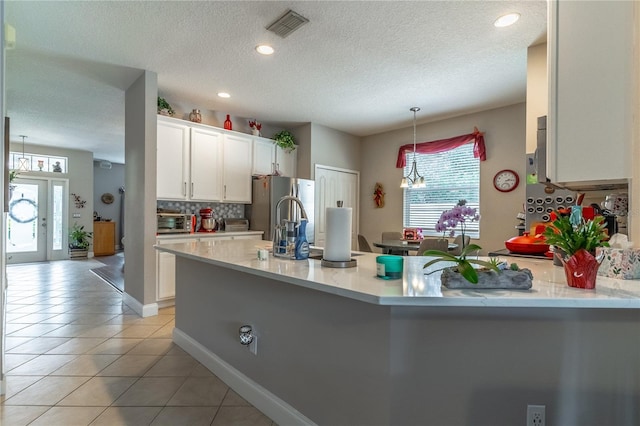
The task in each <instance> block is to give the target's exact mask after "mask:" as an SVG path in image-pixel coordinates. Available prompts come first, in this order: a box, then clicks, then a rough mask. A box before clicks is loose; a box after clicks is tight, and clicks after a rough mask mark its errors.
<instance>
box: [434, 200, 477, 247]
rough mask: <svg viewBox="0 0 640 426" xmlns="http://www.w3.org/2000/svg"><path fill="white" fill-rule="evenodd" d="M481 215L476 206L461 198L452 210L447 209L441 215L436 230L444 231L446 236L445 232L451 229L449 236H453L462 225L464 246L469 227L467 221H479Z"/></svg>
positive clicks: (461, 231)
mask: <svg viewBox="0 0 640 426" xmlns="http://www.w3.org/2000/svg"><path fill="white" fill-rule="evenodd" d="M479 220H480V215H479V214H478V211H477V209H476V208H474V207H469V206H467V200H459V201H458V204H456V205H455V206H454V207H453V208H452V209H451V210H445V211H443V212H442V214H441V215H440V219H438V222H437V223H436V231H437V232H442V237H443V238H444V236H445V232H446V231H447V230H448V229H449V230H450V231H449V236H450V237H453V236H454V235H455V234H456V233H455V230H456V228H457V227H458V225H460V233H461V234H462V246H463V248H464V232H465V230H466V229H467V222H477V221H479Z"/></svg>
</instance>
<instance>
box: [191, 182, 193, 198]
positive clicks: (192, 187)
mask: <svg viewBox="0 0 640 426" xmlns="http://www.w3.org/2000/svg"><path fill="white" fill-rule="evenodd" d="M191 196H192V197H193V182H191Z"/></svg>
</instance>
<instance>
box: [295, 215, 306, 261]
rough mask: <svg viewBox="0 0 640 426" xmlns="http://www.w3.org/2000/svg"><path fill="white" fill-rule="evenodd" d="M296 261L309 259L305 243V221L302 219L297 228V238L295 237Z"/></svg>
mask: <svg viewBox="0 0 640 426" xmlns="http://www.w3.org/2000/svg"><path fill="white" fill-rule="evenodd" d="M294 253H295V258H296V260H303V259H308V258H309V242H308V241H307V219H302V220H301V221H300V225H299V226H298V236H297V237H296V246H295V252H294Z"/></svg>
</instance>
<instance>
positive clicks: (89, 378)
mask: <svg viewBox="0 0 640 426" xmlns="http://www.w3.org/2000/svg"><path fill="white" fill-rule="evenodd" d="M45 377H52V376H49V375H46V376H44V377H42V378H41V379H40V380H36V381H35V382H33V383H32V384H30V385H29V386H27V387H26V388H24V389H22V390H21V391H20V392H18V393H16V394H15V395H13V396H11V397H10V398H7V400H6V401H5V405H11V406H14V405H13V404H6V403H7V402H11V399H12V398H15V397H16V396H18V395H20V394H21V393H22V392H24V391H26V390H27V389H29V388H30V387H32V386H34V385H35V384H36V383H38V382H40V381H42V380H44V379H45ZM53 377H55V378H59V377H71V378H74V379H77V378H84V377H88V376H53ZM89 380H91V377H88V378H87V380H85V381H83V382H82V383H80V384H79V385H77V386H76V387H75V388H73V389H72V390H70V391H69V393H67V394H65V395H63V396H62V397H61V398H60V399H58V400H56V401H55V402H54V403H53V404H51V405H47V404H45V406H50V407H54V406H55V405H56V404H57V403H58V402H60V401H62V400H63V399H65V398H66V397H67V396H69V395H71V394H72V393H73V392H75V391H76V390H78V388H80V386H82V385H84V384H85V383H87V382H88V381H89ZM16 405H25V404H16Z"/></svg>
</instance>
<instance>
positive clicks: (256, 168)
mask: <svg viewBox="0 0 640 426" xmlns="http://www.w3.org/2000/svg"><path fill="white" fill-rule="evenodd" d="M275 167H276V146H275V144H274V143H273V141H272V140H271V139H266V138H261V137H257V136H254V137H253V168H252V170H251V172H252V174H254V175H271V174H273V172H274V171H275Z"/></svg>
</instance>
